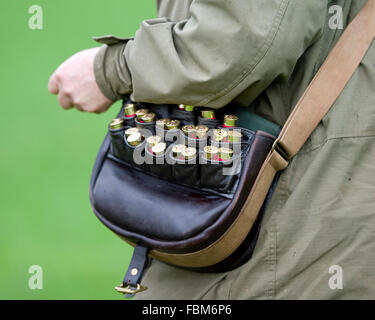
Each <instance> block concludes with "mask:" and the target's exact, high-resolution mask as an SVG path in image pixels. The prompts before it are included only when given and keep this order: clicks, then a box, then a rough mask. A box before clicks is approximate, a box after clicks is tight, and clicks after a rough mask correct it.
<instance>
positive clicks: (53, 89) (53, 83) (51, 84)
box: [48, 73, 59, 94]
mask: <svg viewBox="0 0 375 320" xmlns="http://www.w3.org/2000/svg"><path fill="white" fill-rule="evenodd" d="M48 91H49V92H50V93H52V94H58V93H59V84H58V82H57V79H56V76H55V73H54V74H53V75H52V76H51V77H50V78H49V81H48Z"/></svg>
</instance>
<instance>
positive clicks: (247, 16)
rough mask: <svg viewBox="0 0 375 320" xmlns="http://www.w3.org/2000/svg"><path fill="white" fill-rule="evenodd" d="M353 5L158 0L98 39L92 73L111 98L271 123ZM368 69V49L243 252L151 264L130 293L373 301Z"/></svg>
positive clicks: (374, 158) (321, 0) (374, 191)
mask: <svg viewBox="0 0 375 320" xmlns="http://www.w3.org/2000/svg"><path fill="white" fill-rule="evenodd" d="M364 2H365V1H364V0H355V1H354V0H347V1H345V0H336V1H328V0H314V1H311V0H264V1H259V0H225V1H224V0H221V1H219V0H194V1H184V0H178V1H176V0H170V1H168V0H162V1H158V8H159V18H157V19H151V20H146V21H144V22H143V23H142V25H141V26H140V28H139V30H138V31H137V33H136V34H135V37H134V39H133V40H127V39H117V40H116V39H115V38H111V37H107V38H105V39H102V40H101V41H102V42H106V43H108V44H109V46H103V48H102V49H101V50H100V52H99V54H98V55H97V57H96V61H95V73H96V77H97V82H98V84H99V86H100V88H101V89H102V91H103V93H104V94H105V95H106V96H107V97H108V98H111V99H113V100H116V99H119V98H121V97H122V96H123V95H125V94H129V93H131V94H132V98H133V99H135V100H136V101H147V102H153V103H161V102H163V103H186V104H190V105H199V106H209V107H212V108H220V107H222V106H224V105H225V104H228V103H230V102H232V103H233V104H236V105H241V106H244V107H248V108H250V109H251V110H252V111H254V112H256V113H258V114H259V115H261V116H263V117H266V118H268V119H269V120H272V121H274V122H276V123H278V124H280V125H282V124H283V123H284V122H285V120H286V119H287V117H288V115H289V114H290V112H291V110H292V108H293V107H294V106H295V104H296V102H297V100H298V99H299V98H300V96H301V95H302V93H303V91H304V90H305V89H306V87H307V85H308V84H309V82H310V81H311V79H312V78H313V76H314V74H315V73H316V72H317V70H318V68H319V67H320V66H321V64H322V62H323V61H324V59H325V57H326V56H327V54H328V53H329V51H330V50H331V48H332V46H333V45H334V44H335V42H336V41H337V39H338V38H339V36H340V35H341V34H342V32H343V30H342V28H340V27H341V26H340V22H342V27H344V28H345V26H346V25H347V24H348V23H349V22H350V21H351V20H352V19H353V17H354V16H355V14H356V13H357V12H358V11H359V9H360V8H361V7H362V5H363V4H364ZM333 6H339V7H333ZM339 8H342V16H341V17H338V15H337V12H338V11H337V10H338V9H339ZM374 66H375V48H374V46H372V47H371V48H370V49H369V51H368V52H367V55H366V57H365V58H364V59H363V62H362V63H361V65H360V67H359V68H358V70H357V71H356V73H355V74H354V76H353V77H352V79H351V80H350V82H349V83H348V85H347V86H346V88H345V90H344V91H343V93H342V94H341V96H340V97H339V99H338V100H337V101H336V103H335V105H334V106H333V108H332V109H331V110H330V111H329V113H328V114H327V115H326V116H325V118H324V119H323V121H322V122H321V123H320V124H319V126H318V127H317V129H316V130H315V131H314V133H313V134H312V135H311V137H310V138H309V140H308V141H307V142H306V143H305V145H304V147H303V148H302V150H301V151H300V152H299V153H298V154H297V156H296V157H294V158H293V159H292V161H291V163H290V165H289V167H288V168H287V169H286V170H285V171H284V172H283V173H282V175H281V177H280V180H279V182H278V185H277V188H276V191H275V193H274V195H273V197H272V199H271V202H270V205H269V207H268V209H267V211H266V213H265V216H264V220H263V224H262V228H261V232H260V236H259V240H258V243H257V246H256V249H255V252H254V255H253V257H252V259H251V260H249V261H248V262H247V263H246V264H244V265H243V266H242V267H240V268H238V269H236V270H233V271H231V272H226V273H221V274H199V273H193V272H189V271H184V270H181V269H178V268H174V267H171V266H167V265H165V264H163V263H160V262H157V261H153V262H152V264H151V267H150V269H149V270H148V272H147V274H146V277H145V281H144V282H145V285H147V286H148V287H149V290H148V291H145V292H144V293H141V294H139V296H138V297H139V298H154V299H189V298H192V299H217V298H218V299H228V298H230V299H338V298H342V299H348V298H358V299H361V298H366V299H367V298H368V299H369V298H371V299H373V298H375V95H374V93H373V92H374V90H375V89H374V88H375V68H374ZM186 214H188V213H186Z"/></svg>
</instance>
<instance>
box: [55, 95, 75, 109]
mask: <svg viewBox="0 0 375 320" xmlns="http://www.w3.org/2000/svg"><path fill="white" fill-rule="evenodd" d="M58 99H59V104H60V106H62V107H63V108H64V109H71V108H73V101H72V99H71V96H70V95H69V94H67V93H64V92H59V96H58Z"/></svg>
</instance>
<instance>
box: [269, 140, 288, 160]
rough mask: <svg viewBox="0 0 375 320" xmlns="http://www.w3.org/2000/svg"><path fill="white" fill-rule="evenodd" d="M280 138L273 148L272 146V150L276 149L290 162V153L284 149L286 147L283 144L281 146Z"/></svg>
mask: <svg viewBox="0 0 375 320" xmlns="http://www.w3.org/2000/svg"><path fill="white" fill-rule="evenodd" d="M279 142H280V140H279V139H276V140H275V141H274V143H273V145H272V148H271V152H272V151H276V152H277V153H278V154H279V155H280V156H282V157H283V159H284V160H285V161H287V162H289V160H290V157H289V155H288V153H287V152H286V151H285V150H284V148H283V147H282V146H280V144H279Z"/></svg>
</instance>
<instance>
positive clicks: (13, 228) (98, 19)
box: [0, 0, 156, 299]
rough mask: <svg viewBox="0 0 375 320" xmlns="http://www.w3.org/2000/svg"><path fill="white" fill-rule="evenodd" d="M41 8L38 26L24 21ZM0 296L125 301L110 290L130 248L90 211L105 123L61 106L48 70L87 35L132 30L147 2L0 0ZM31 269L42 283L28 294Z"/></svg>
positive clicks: (86, 43) (151, 4)
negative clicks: (50, 89)
mask: <svg viewBox="0 0 375 320" xmlns="http://www.w3.org/2000/svg"><path fill="white" fill-rule="evenodd" d="M32 5H40V6H41V7H42V9H43V30H31V29H30V28H29V25H28V21H29V18H30V17H31V16H32V15H31V14H29V13H28V11H29V8H30V6H32ZM0 14H1V19H0V35H1V42H2V44H1V58H0V66H1V69H0V79H1V80H0V81H1V82H0V88H1V89H0V90H1V108H0V110H1V111H0V124H1V125H0V147H1V157H0V209H1V218H0V219H1V220H0V299H123V297H122V296H121V295H119V294H118V293H116V292H115V291H114V290H113V287H114V286H115V285H118V284H119V283H120V282H121V280H122V278H123V276H124V272H125V271H126V267H127V265H128V263H129V261H130V257H131V252H132V250H131V248H130V247H129V246H128V245H127V244H126V243H124V242H122V241H121V240H120V239H119V238H117V237H116V236H115V235H114V234H113V233H112V232H111V231H109V230H108V229H106V228H105V227H104V226H103V225H102V224H101V223H100V222H99V220H97V218H96V217H95V215H94V214H93V213H92V211H91V208H90V203H89V191H88V190H89V189H88V188H89V180H90V173H91V169H92V166H93V163H94V160H95V157H96V153H97V151H98V148H99V146H100V144H101V142H102V140H103V138H104V135H105V132H106V127H107V124H108V122H109V120H110V119H111V118H112V117H113V116H114V115H115V114H116V113H117V112H118V110H119V108H120V104H119V103H117V104H115V105H113V106H112V108H111V109H110V110H109V111H108V112H106V113H104V114H102V115H95V114H85V113H80V112H78V111H76V110H69V111H64V110H62V109H61V108H60V107H59V105H58V103H57V98H56V97H55V96H52V95H50V94H49V93H48V91H47V83H48V79H49V76H50V75H51V73H52V72H53V71H54V70H55V69H56V68H57V67H58V66H59V64H60V63H62V62H63V61H64V60H65V59H67V58H68V57H69V56H71V55H72V54H74V53H75V52H77V51H79V50H82V49H86V48H90V47H94V46H97V44H96V43H95V42H94V41H93V40H91V37H92V36H99V35H105V34H116V35H119V36H126V37H128V36H133V35H134V33H135V31H136V30H137V28H138V27H139V25H140V23H141V21H142V20H144V19H148V18H154V17H155V16H156V5H155V1H153V0H138V1H125V0H107V1H100V0H91V1H88V0H53V1H52V0H33V1H28V0H17V1H14V0H1V1H0ZM31 265H40V266H41V267H42V268H43V289H42V290H30V289H29V287H28V281H29V278H30V277H31V274H29V273H28V269H29V267H30V266H31Z"/></svg>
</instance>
